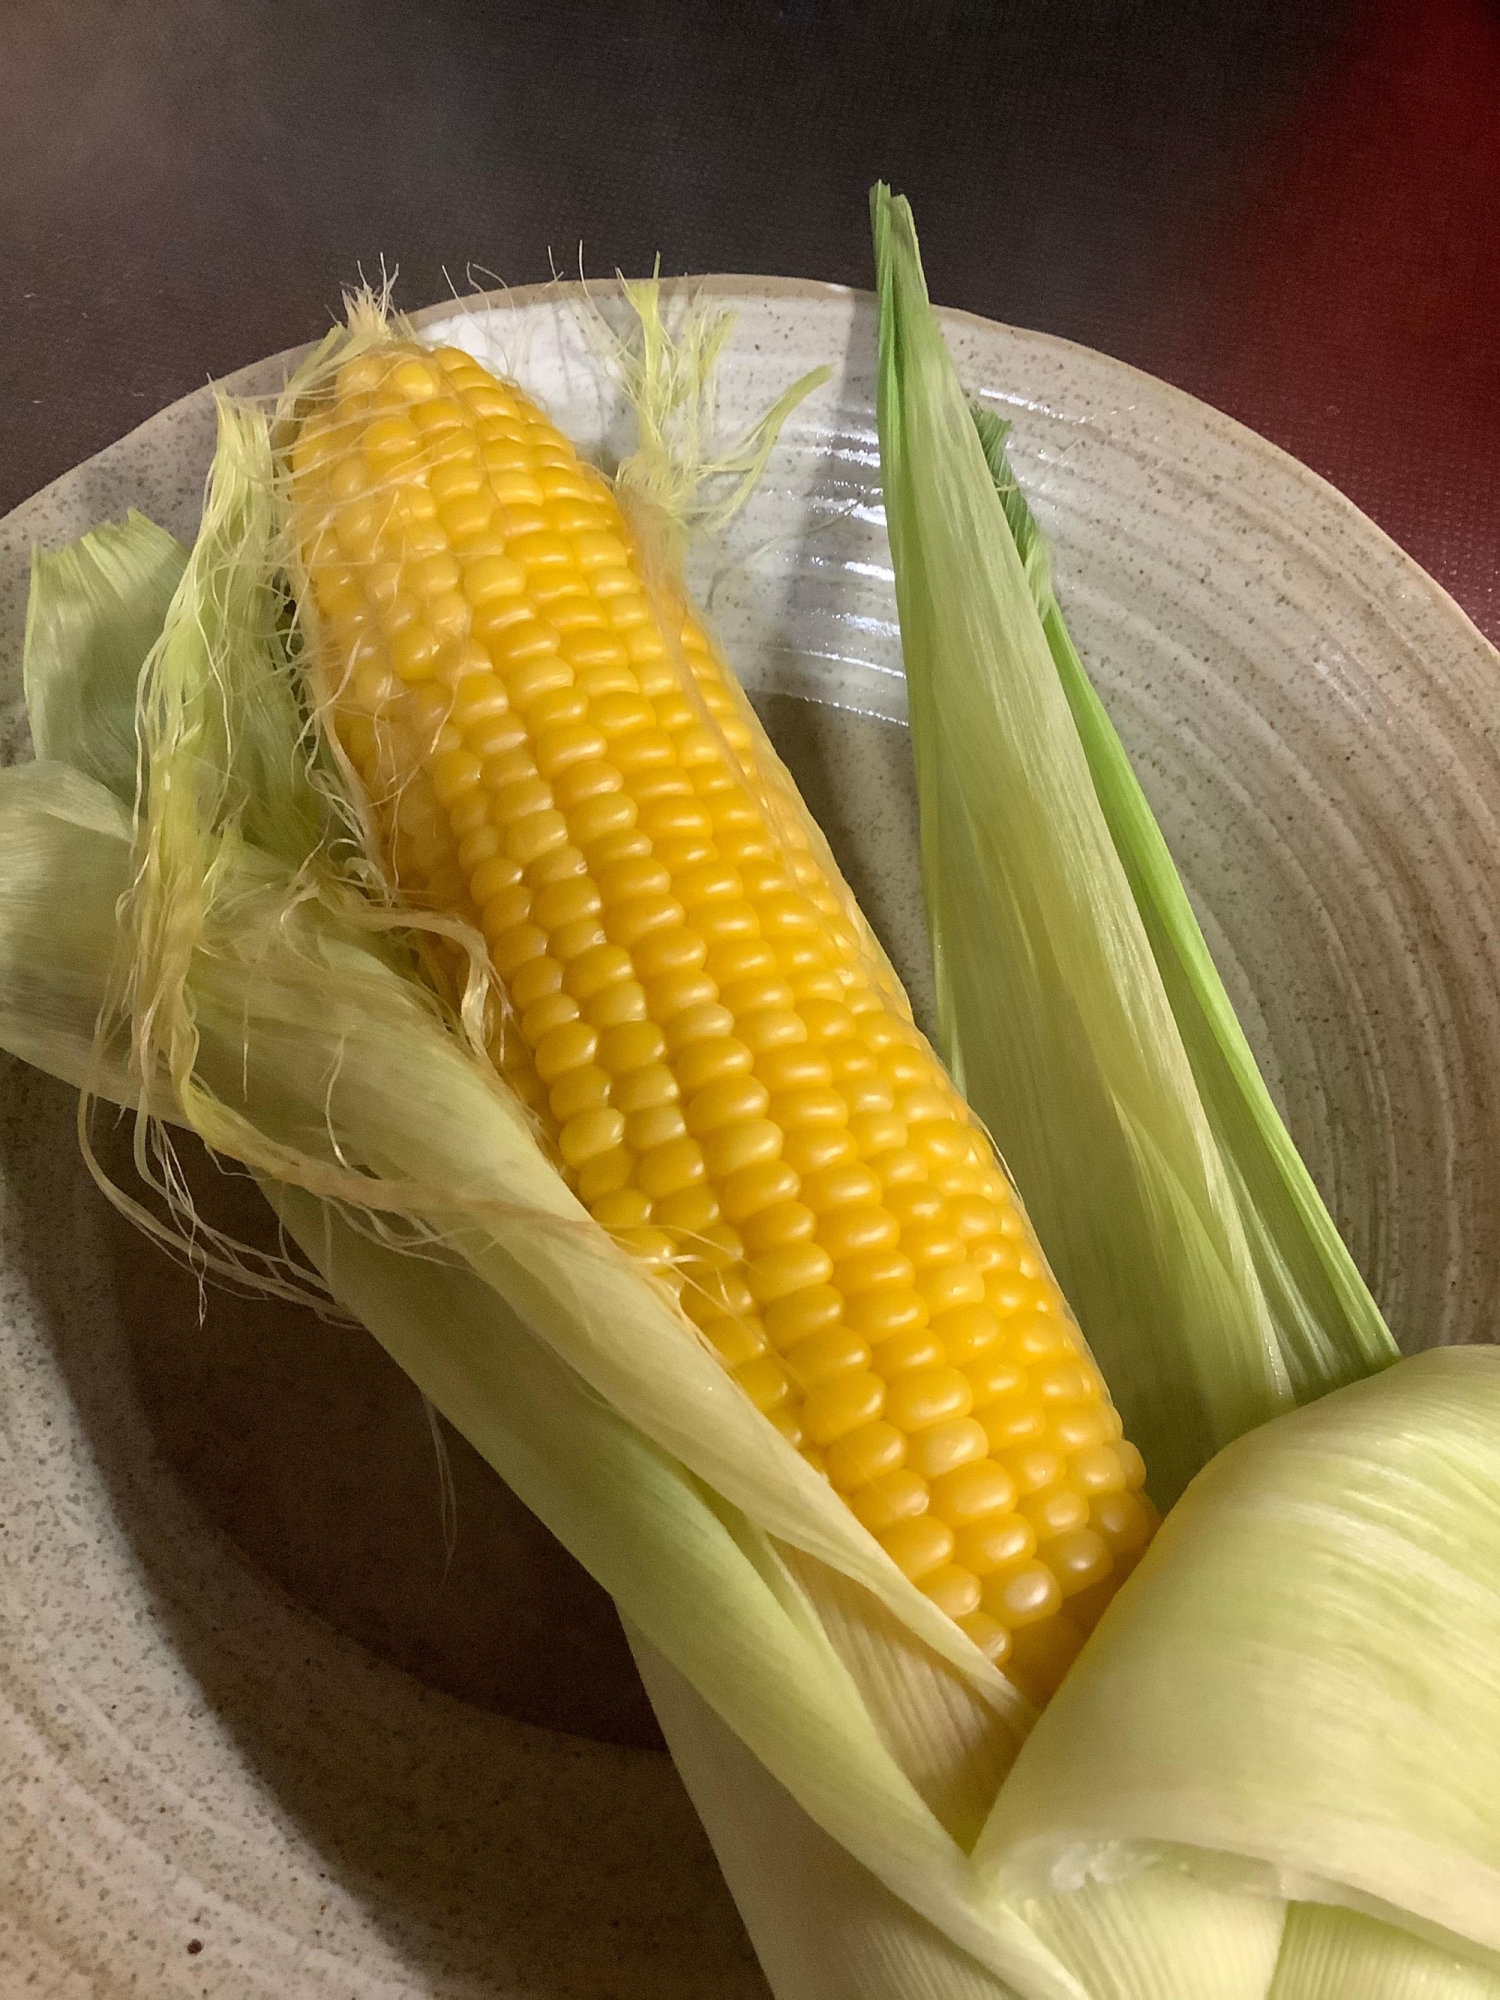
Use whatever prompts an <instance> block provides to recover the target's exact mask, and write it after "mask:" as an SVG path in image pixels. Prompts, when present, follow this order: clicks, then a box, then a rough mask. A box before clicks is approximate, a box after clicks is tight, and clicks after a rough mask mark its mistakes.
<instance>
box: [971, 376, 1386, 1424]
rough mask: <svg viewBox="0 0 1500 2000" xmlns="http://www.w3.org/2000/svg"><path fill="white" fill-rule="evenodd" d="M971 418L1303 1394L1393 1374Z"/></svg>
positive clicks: (1004, 472)
mask: <svg viewBox="0 0 1500 2000" xmlns="http://www.w3.org/2000/svg"><path fill="white" fill-rule="evenodd" d="M971 414H972V416H973V419H974V427H975V429H976V430H977V431H978V433H979V440H980V443H981V444H982V446H983V447H984V455H985V462H986V464H987V465H988V467H989V471H990V477H991V478H992V479H993V480H994V482H995V488H996V491H997V492H998V493H999V495H1000V500H1001V504H1002V506H1003V507H1004V509H1005V519H1006V524H1007V526H1008V527H1009V529H1010V533H1011V537H1012V539H1013V540H1014V542H1015V545H1016V551H1017V553H1018V555H1019V556H1020V558H1021V562H1022V566H1023V568H1024V569H1025V572H1026V577H1027V581H1028V582H1029V584H1030V586H1031V594H1032V599H1033V602H1034V603H1035V605H1036V610H1037V615H1038V617H1039V618H1040V619H1041V621H1042V629H1043V631H1044V632H1045V634H1046V638H1047V645H1048V649H1049V650H1050V652H1051V655H1052V662H1053V665H1054V667H1055V668H1056V670H1057V677H1058V679H1059V681H1060V682H1061V683H1062V688H1063V692H1064V694H1065V695H1066V696H1067V699H1068V707H1069V709H1070V710H1071V712H1072V716H1073V722H1074V725H1075V727H1076V728H1077V731H1078V736H1079V740H1080V741H1081V743H1082V744H1083V753H1084V756H1085V757H1086V758H1087V760H1088V766H1089V773H1090V776H1091V777H1092V779H1093V784H1094V791H1095V794H1096V796H1097V797H1098V800H1099V806H1100V810H1101V811H1102V812H1103V814H1104V820H1105V824H1106V825H1107V826H1108V828H1109V833H1110V838H1111V840H1112V841H1113V842H1114V847H1115V852H1116V853H1117V854H1118V856H1119V857H1120V862H1121V865H1122V866H1123V868H1124V870H1125V875H1126V879H1127V881H1128V882H1129V884H1130V892H1131V895H1132V896H1133V897H1134V899H1135V906H1136V909H1137V911H1138V912H1139V915H1140V919H1141V922H1142V924H1143V925H1144V926H1145V931H1146V936H1147V938H1148V939H1149V940H1150V944H1151V952H1152V956H1153V957H1154V959H1155V961H1156V968H1157V971H1158V972H1159V973H1160V974H1161V979H1162V984H1163V986H1164V988H1165V990H1166V994H1167V1000H1168V1004H1169V1005H1170V1007H1171V1009H1172V1018H1173V1019H1174V1021H1175V1022H1176V1023H1177V1028H1178V1032H1179V1034H1180V1035H1181V1037H1182V1041H1183V1046H1184V1048H1185V1049H1186V1051H1187V1056H1188V1061H1189V1063H1190V1064H1191V1066H1192V1071H1193V1080H1194V1082H1195V1083H1196V1084H1197V1086H1198V1091H1199V1095H1200V1096H1201V1098H1202V1101H1203V1108H1204V1111H1205V1112H1206V1114H1207V1117H1208V1122H1209V1126H1210V1128H1211V1130H1212V1132H1213V1135H1214V1140H1215V1143H1216V1144H1217V1146H1218V1149H1219V1155H1220V1158H1221V1159H1222V1160H1223V1162H1224V1165H1225V1168H1226V1170H1227V1172H1228V1174H1229V1178H1230V1184H1231V1186H1232V1188H1233V1190H1234V1196H1235V1202H1236V1205H1237V1207H1238V1210H1239V1215H1240V1220H1241V1222H1242V1224H1243V1225H1244V1229H1245V1234H1246V1237H1247V1239H1248V1241H1249V1244H1250V1249H1251V1254H1252V1255H1253V1257H1254V1259H1255V1269H1256V1273H1257V1275H1258V1277H1259V1279H1260V1283H1261V1287H1262V1290H1263V1291H1264V1293H1265V1296H1266V1299H1267V1302H1268V1304H1269V1307H1270V1311H1271V1316H1272V1319H1273V1321H1274V1323H1275V1327H1276V1335H1277V1340H1278V1342H1279V1345H1280V1348H1281V1353H1282V1357H1283V1359H1284V1360H1285V1362H1286V1367H1287V1373H1288V1375H1289V1377H1290V1380H1291V1385H1292V1391H1293V1393H1294V1395H1295V1396H1296V1398H1297V1401H1298V1402H1299V1403H1305V1402H1310V1401H1311V1400H1312V1398H1313V1397H1315V1396H1321V1395H1324V1394H1325V1393H1326V1392H1327V1391H1328V1390H1329V1389H1336V1388H1337V1387H1339V1385H1340V1384H1341V1383H1344V1382H1354V1381H1358V1380H1359V1379H1360V1378H1361V1377H1362V1376H1365V1375H1369V1374H1371V1373H1373V1372H1374V1370H1375V1369H1377V1368H1384V1367H1388V1366H1389V1365H1390V1363H1391V1362H1392V1361H1394V1360H1395V1359H1396V1358H1397V1351H1398V1350H1397V1347H1396V1343H1395V1341H1394V1340H1393V1339H1392V1338H1391V1334H1390V1331H1389V1329H1388V1328H1387V1326H1386V1324H1385V1321H1384V1320H1383V1319H1382V1318H1381V1315H1380V1308H1379V1307H1378V1306H1377V1305H1376V1303H1375V1301H1374V1299H1373V1298H1372V1297H1371V1296H1370V1290H1369V1287H1368V1286H1367V1285H1366V1284H1365V1281H1364V1279H1363V1278H1362V1277H1361V1276H1360V1273H1359V1269H1358V1267H1357V1266H1356V1264H1355V1262H1354V1259H1353V1258H1352V1257H1351V1256H1350V1254H1349V1251H1348V1248H1347V1246H1346V1245H1345V1243H1344V1240H1343V1238H1342V1237H1341V1236H1340V1235H1339V1233H1338V1230H1337V1229H1336V1228H1335V1226H1334V1223H1333V1218H1332V1217H1331V1216H1330V1215H1329V1213H1328V1210H1327V1208H1326V1206H1325V1205H1324V1202H1323V1198H1322V1196H1321V1195H1320V1194H1319V1193H1318V1190H1317V1188H1316V1186H1315V1185H1314V1183H1313V1179H1312V1176H1311V1175H1310V1174H1309V1173H1308V1171H1307V1168H1306V1167H1305V1166H1304V1165H1303V1163H1302V1159H1301V1156H1300V1155H1299V1153H1298V1152H1297V1149H1296V1147H1295V1146H1294V1145H1293V1144H1292V1141H1291V1137H1290V1135H1289V1134H1288V1132H1287V1129H1286V1126H1285V1125H1284V1124H1283V1123H1282V1119H1281V1114H1280V1112H1279V1111H1278V1110H1277V1109H1276V1106H1275V1104H1274V1103H1273V1102H1272V1099H1271V1093H1270V1092H1269V1091H1268V1090H1267V1089H1266V1085H1265V1081H1264V1079H1263V1078H1262V1076H1261V1073H1260V1069H1259V1066H1258V1065H1257V1063H1256V1060H1255V1057H1254V1055H1253V1054H1252V1053H1251V1050H1250V1044H1249V1043H1248V1042H1247V1041H1246V1039H1245V1035H1244V1031H1243V1029H1242V1028H1241V1027H1240V1024H1239V1022H1238V1020H1237V1019H1236V1017H1235V1013H1234V1009H1233V1007H1231V1005H1230V1004H1229V996H1228V994H1227V993H1226V992H1225V991H1224V982H1223V980H1222V979H1220V977H1219V973H1218V969H1217V967H1216V966H1215V965H1214V962H1213V959H1212V958H1211V957H1210V956H1209V950H1208V946H1207V944H1206V943H1205V941H1204V937H1203V932H1202V929H1201V927H1200V926H1199V923H1198V919H1197V917H1196V916H1195V915H1194V913H1193V907H1192V905H1191V903H1190V902H1189V901H1188V897H1187V892H1186V890H1185V889H1184V888H1183V886H1182V878H1181V877H1180V876H1179V875H1178V873H1177V869H1176V866H1175V864H1174V863H1173V860H1172V856H1171V853H1170V851H1169V849H1168V847H1167V843H1166V841H1165V839H1164V838H1163V836H1162V832H1161V828H1160V827H1159V826H1158V825H1157V823H1156V818H1155V815H1154V814H1153V813H1152V811H1151V807H1150V805H1149V804H1148V802H1147V799H1146V795H1145V793H1144V791H1142V789H1141V785H1140V781H1139V780H1138V779H1137V777H1136V775H1135V772H1134V771H1133V769H1132V768H1131V764H1130V759H1129V758H1128V756H1127V755H1126V753H1125V747H1124V745H1123V744H1122V743H1121V741H1120V738H1119V735H1118V734H1117V732H1116V730H1115V727H1114V724H1113V723H1112V722H1111V721H1110V719H1109V713H1108V711H1107V710H1106V708H1105V706H1104V704H1103V702H1102V701H1101V700H1100V699H1099V696H1098V694H1097V692H1096V691H1095V688H1094V684H1093V682H1092V681H1091V680H1090V679H1089V677H1088V674H1087V672H1086V671H1085V669H1084V665H1083V662H1082V660H1081V659H1080V658H1079V655H1078V650H1077V648H1076V647H1075V646H1074V644H1073V641H1072V638H1071V636H1070V635H1069V632H1068V628H1067V626H1066V624H1065V623H1064V621H1063V616H1062V612H1061V611H1060V610H1059V608H1058V604H1057V599H1056V597H1055V595H1054V594H1053V589H1052V563H1051V557H1050V552H1049V550H1048V547H1047V543H1046V539H1045V537H1044V536H1043V534H1042V532H1041V529H1040V528H1039V527H1038V526H1037V522H1036V518H1035V516H1034V515H1033V514H1032V512H1031V509H1030V507H1029V506H1028V505H1027V502H1026V496H1025V495H1024V493H1023V492H1022V491H1021V488H1020V486H1019V484H1018V482H1017V480H1016V478H1015V475H1014V473H1013V472H1012V470H1011V466H1010V462H1009V459H1008V458H1007V456H1006V450H1005V440H1006V435H1007V432H1008V430H1009V428H1010V427H1009V425H1008V424H1007V423H1006V422H1005V420H1004V419H1003V418H1001V417H998V416H997V415H996V414H995V413H994V412H993V411H992V410H987V409H984V408H982V407H980V406H978V405H975V406H974V407H973V408H972V411H971ZM984 1031H985V1023H984V1022H983V1021H982V1020H967V1019H966V1020H962V1021H956V1022H955V1023H954V1024H953V1033H954V1035H955V1037H956V1039H957V1041H958V1042H959V1043H960V1044H962V1043H965V1042H969V1041H972V1040H973V1038H974V1037H975V1036H976V1035H978V1034H982V1033H983V1032H984Z"/></svg>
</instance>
